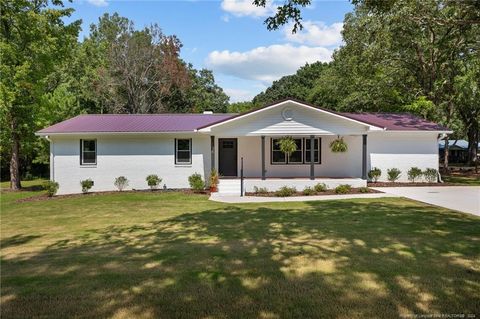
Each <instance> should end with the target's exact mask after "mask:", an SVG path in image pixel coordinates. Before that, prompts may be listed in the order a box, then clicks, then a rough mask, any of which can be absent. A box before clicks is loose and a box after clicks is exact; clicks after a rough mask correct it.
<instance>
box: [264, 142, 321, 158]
mask: <svg viewBox="0 0 480 319" xmlns="http://www.w3.org/2000/svg"><path fill="white" fill-rule="evenodd" d="M279 140H280V139H276V138H272V140H271V142H272V145H271V152H270V158H271V162H272V164H293V165H298V164H310V138H294V139H293V140H294V141H295V144H296V145H297V150H296V151H295V152H293V153H292V154H290V155H289V156H286V155H285V153H283V152H282V151H281V150H280V146H279V145H278V142H279ZM320 149H321V139H320V138H318V137H317V138H315V139H314V140H313V159H314V162H315V163H317V164H320V163H321V153H320V152H321V151H320Z"/></svg>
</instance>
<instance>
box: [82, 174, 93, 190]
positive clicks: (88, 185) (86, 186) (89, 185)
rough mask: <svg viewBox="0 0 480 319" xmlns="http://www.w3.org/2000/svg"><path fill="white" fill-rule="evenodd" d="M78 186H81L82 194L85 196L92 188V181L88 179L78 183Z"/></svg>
mask: <svg viewBox="0 0 480 319" xmlns="http://www.w3.org/2000/svg"><path fill="white" fill-rule="evenodd" d="M80 185H81V186H82V193H84V194H86V193H88V191H89V190H90V188H92V187H93V181H92V180H91V179H90V178H88V179H84V180H82V181H80Z"/></svg>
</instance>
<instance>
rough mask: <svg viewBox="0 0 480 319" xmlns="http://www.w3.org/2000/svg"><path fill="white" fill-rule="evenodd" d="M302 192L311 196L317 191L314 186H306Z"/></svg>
mask: <svg viewBox="0 0 480 319" xmlns="http://www.w3.org/2000/svg"><path fill="white" fill-rule="evenodd" d="M302 194H303V195H305V196H311V195H315V194H316V192H315V189H313V188H312V187H310V186H306V187H305V188H304V189H303V191H302Z"/></svg>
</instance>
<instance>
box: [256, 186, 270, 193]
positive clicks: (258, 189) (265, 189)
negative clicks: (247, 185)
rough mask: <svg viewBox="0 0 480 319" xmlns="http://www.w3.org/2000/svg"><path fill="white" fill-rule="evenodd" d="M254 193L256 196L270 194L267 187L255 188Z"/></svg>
mask: <svg viewBox="0 0 480 319" xmlns="http://www.w3.org/2000/svg"><path fill="white" fill-rule="evenodd" d="M253 192H254V193H255V194H266V193H268V189H267V188H266V187H257V186H253Z"/></svg>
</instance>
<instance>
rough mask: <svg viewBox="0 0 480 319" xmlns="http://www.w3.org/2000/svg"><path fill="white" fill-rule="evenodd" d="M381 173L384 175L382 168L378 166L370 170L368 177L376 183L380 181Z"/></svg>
mask: <svg viewBox="0 0 480 319" xmlns="http://www.w3.org/2000/svg"><path fill="white" fill-rule="evenodd" d="M381 175H382V170H381V169H379V168H377V167H374V168H372V169H371V170H370V172H368V178H369V179H370V180H371V181H374V182H375V183H376V182H377V181H378V179H379V178H380V176H381Z"/></svg>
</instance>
